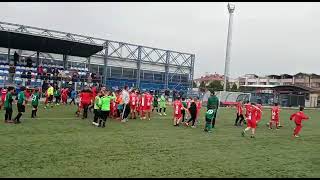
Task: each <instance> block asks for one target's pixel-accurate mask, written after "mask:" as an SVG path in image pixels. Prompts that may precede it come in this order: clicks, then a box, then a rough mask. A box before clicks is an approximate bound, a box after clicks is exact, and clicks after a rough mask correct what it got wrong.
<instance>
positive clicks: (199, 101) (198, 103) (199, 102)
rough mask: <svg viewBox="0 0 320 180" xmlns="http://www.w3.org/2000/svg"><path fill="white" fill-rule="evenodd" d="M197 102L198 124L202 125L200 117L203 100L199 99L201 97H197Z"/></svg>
mask: <svg viewBox="0 0 320 180" xmlns="http://www.w3.org/2000/svg"><path fill="white" fill-rule="evenodd" d="M195 102H196V105H197V118H196V122H197V124H200V120H199V118H198V117H199V115H200V111H201V108H202V102H201V100H200V99H199V97H196V98H195Z"/></svg>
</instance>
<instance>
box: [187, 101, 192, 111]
mask: <svg viewBox="0 0 320 180" xmlns="http://www.w3.org/2000/svg"><path fill="white" fill-rule="evenodd" d="M190 104H191V100H190V99H188V100H187V108H188V109H189V108H190Z"/></svg>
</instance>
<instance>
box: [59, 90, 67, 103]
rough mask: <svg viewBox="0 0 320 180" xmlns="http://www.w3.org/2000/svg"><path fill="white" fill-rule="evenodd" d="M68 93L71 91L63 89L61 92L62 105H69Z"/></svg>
mask: <svg viewBox="0 0 320 180" xmlns="http://www.w3.org/2000/svg"><path fill="white" fill-rule="evenodd" d="M68 93H69V89H68V88H63V89H62V90H61V100H62V104H67V101H68Z"/></svg>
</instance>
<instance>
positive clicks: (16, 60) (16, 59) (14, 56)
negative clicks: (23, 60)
mask: <svg viewBox="0 0 320 180" xmlns="http://www.w3.org/2000/svg"><path fill="white" fill-rule="evenodd" d="M13 62H14V66H17V64H18V62H19V54H18V53H17V51H15V52H14V55H13Z"/></svg>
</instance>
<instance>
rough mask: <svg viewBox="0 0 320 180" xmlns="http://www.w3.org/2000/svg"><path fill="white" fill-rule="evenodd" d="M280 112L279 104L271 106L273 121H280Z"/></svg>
mask: <svg viewBox="0 0 320 180" xmlns="http://www.w3.org/2000/svg"><path fill="white" fill-rule="evenodd" d="M279 112H280V108H279V106H273V107H272V108H271V120H272V121H278V120H279Z"/></svg>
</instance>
